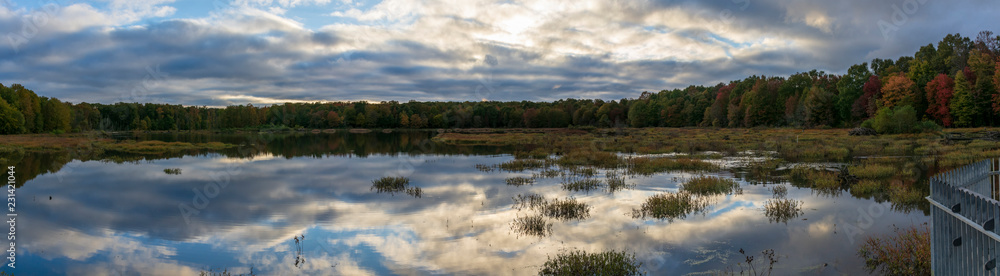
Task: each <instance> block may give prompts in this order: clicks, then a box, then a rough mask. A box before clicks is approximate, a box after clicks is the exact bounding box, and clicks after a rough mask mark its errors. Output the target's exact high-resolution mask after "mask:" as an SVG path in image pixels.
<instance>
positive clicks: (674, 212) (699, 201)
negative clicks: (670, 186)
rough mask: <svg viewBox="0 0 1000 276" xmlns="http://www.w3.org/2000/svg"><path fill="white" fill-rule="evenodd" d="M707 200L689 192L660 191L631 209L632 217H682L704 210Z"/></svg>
mask: <svg viewBox="0 0 1000 276" xmlns="http://www.w3.org/2000/svg"><path fill="white" fill-rule="evenodd" d="M708 203H709V202H708V200H706V199H704V198H700V197H696V196H694V195H693V194H691V193H690V192H686V191H681V192H677V193H669V192H668V193H661V194H658V195H654V196H651V197H649V198H647V199H646V202H644V203H643V204H642V206H640V207H639V209H632V218H647V217H651V218H656V219H667V220H671V221H673V220H674V219H682V218H685V217H687V215H688V214H691V213H696V212H701V211H704V210H705V208H707V207H708Z"/></svg>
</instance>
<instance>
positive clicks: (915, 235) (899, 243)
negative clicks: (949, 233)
mask: <svg viewBox="0 0 1000 276" xmlns="http://www.w3.org/2000/svg"><path fill="white" fill-rule="evenodd" d="M894 232H895V235H889V236H882V237H868V238H866V239H865V241H864V243H862V244H861V248H859V249H858V256H860V257H861V258H862V259H864V260H865V268H866V269H868V272H875V271H878V272H879V274H883V275H931V241H930V229H929V228H928V227H927V226H926V225H925V226H923V227H917V226H911V227H910V228H907V229H900V228H895V229H894Z"/></svg>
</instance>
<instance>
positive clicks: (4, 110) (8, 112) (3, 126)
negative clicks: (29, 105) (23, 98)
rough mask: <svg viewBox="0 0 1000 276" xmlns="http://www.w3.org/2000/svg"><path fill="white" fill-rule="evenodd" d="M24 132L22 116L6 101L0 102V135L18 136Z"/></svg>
mask: <svg viewBox="0 0 1000 276" xmlns="http://www.w3.org/2000/svg"><path fill="white" fill-rule="evenodd" d="M23 131H24V115H23V114H21V112H20V111H17V109H15V108H14V107H13V106H11V105H10V104H8V103H7V101H6V100H0V134H18V133H21V132H23Z"/></svg>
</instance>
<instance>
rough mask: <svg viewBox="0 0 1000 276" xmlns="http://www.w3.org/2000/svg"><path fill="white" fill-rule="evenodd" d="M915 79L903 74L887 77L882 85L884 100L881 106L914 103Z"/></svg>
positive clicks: (889, 106)
mask: <svg viewBox="0 0 1000 276" xmlns="http://www.w3.org/2000/svg"><path fill="white" fill-rule="evenodd" d="M914 94H915V87H914V84H913V81H912V80H910V79H909V78H907V77H906V76H904V75H903V74H895V75H892V76H889V77H888V78H886V80H885V83H884V84H883V85H882V100H881V104H880V105H879V108H883V107H887V108H892V107H896V106H904V105H912V104H913V103H914V101H915V97H914Z"/></svg>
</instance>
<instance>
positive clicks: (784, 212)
mask: <svg viewBox="0 0 1000 276" xmlns="http://www.w3.org/2000/svg"><path fill="white" fill-rule="evenodd" d="M802 214H803V213H802V201H798V200H793V199H786V198H778V199H768V200H767V202H764V215H765V216H767V219H768V221H771V222H782V223H788V220H791V219H793V218H795V217H798V216H799V215H802Z"/></svg>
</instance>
